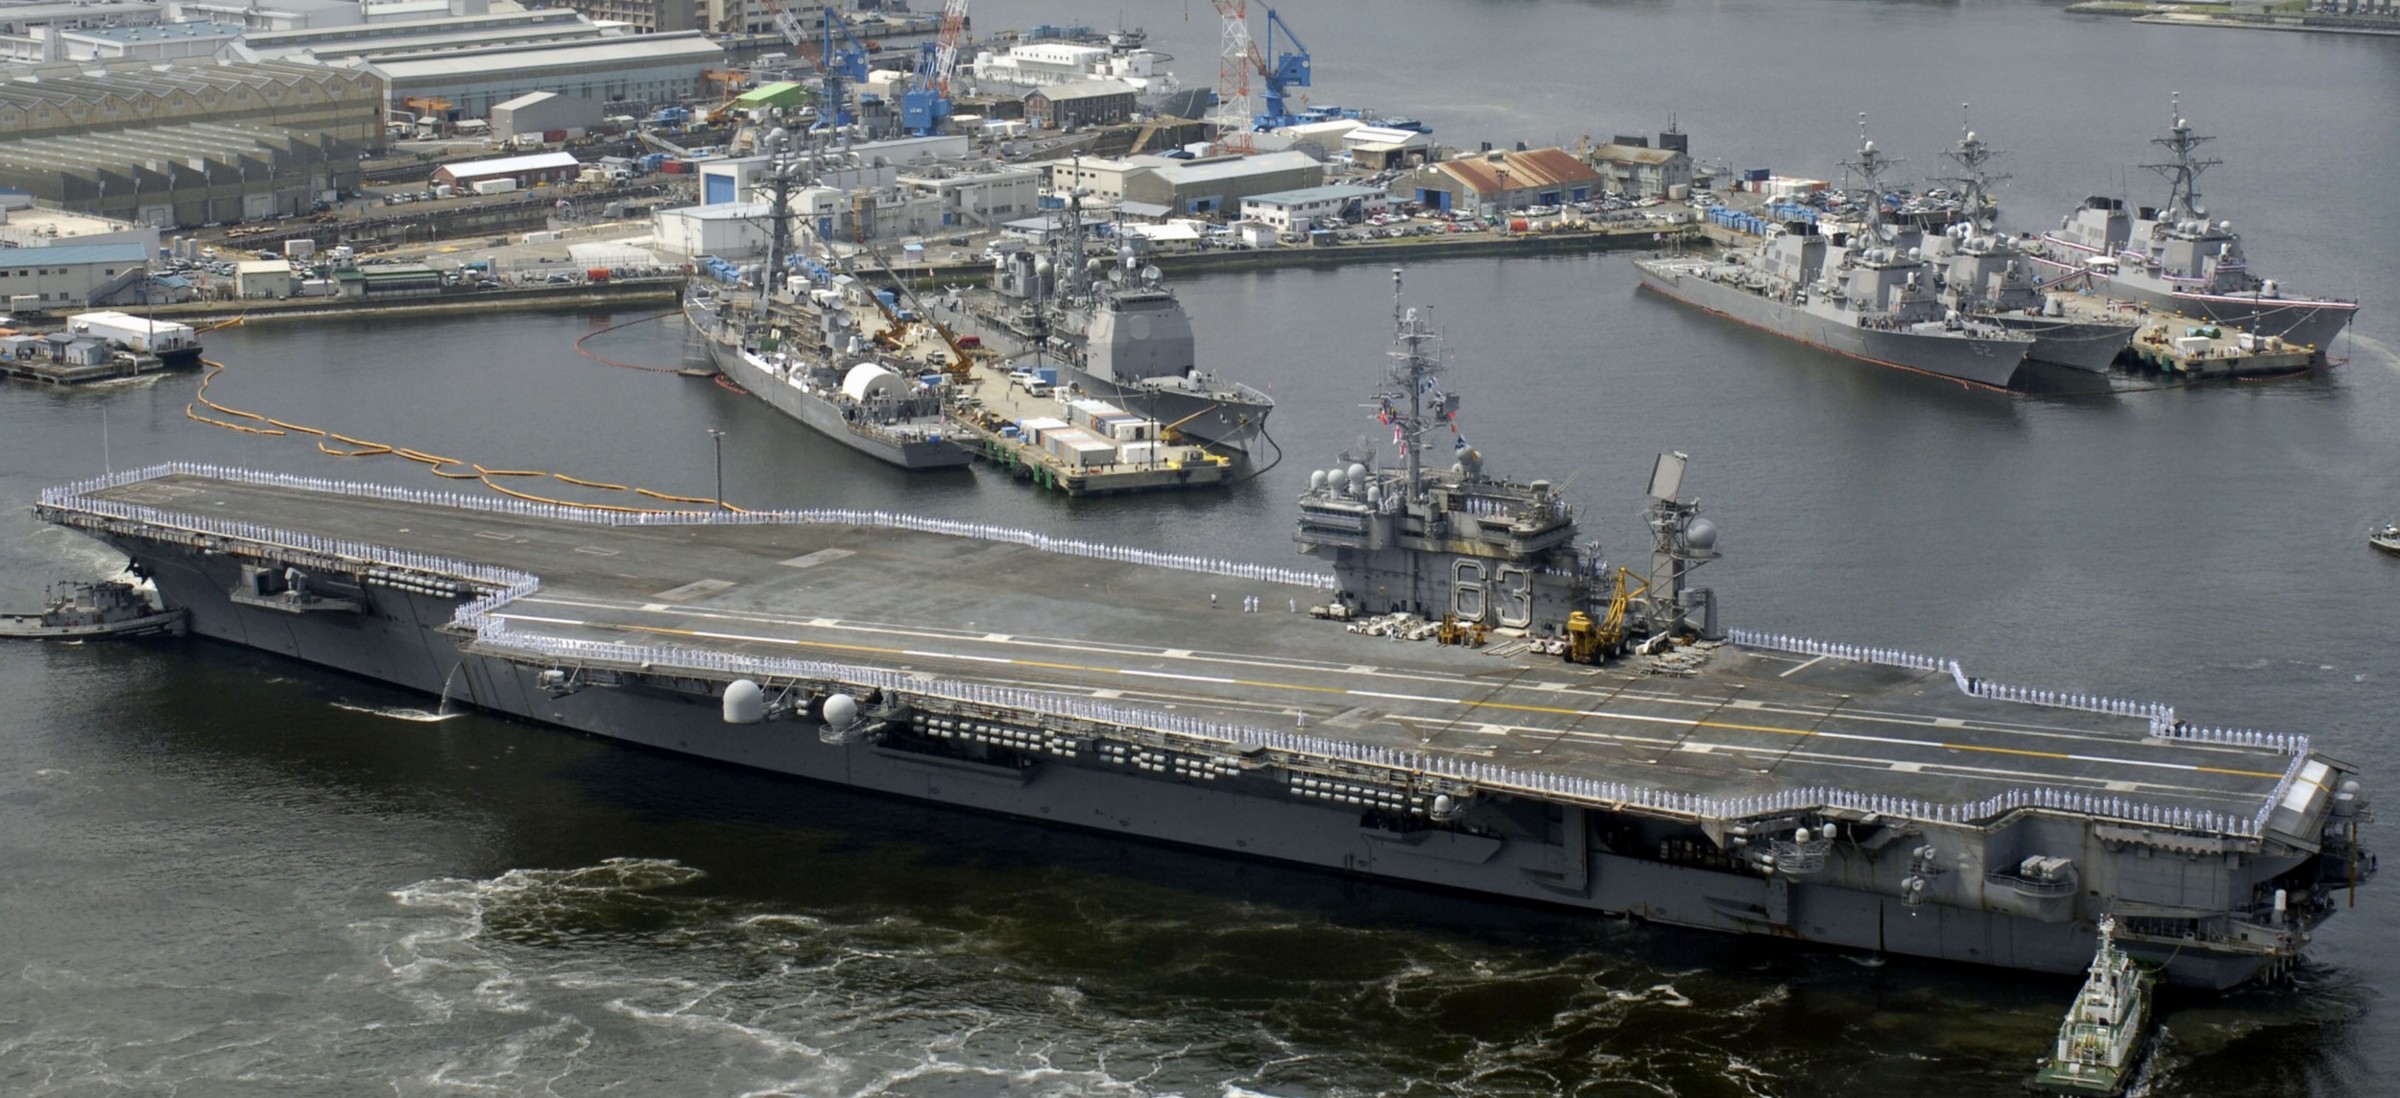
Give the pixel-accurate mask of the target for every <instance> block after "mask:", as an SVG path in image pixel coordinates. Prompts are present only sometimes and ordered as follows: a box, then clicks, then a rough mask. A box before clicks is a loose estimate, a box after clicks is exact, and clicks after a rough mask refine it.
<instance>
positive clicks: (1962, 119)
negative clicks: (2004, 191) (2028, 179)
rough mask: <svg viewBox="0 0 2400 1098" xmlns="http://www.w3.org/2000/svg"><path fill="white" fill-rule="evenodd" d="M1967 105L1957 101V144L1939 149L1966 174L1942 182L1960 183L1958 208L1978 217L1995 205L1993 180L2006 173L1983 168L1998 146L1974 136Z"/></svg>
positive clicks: (2005, 177)
mask: <svg viewBox="0 0 2400 1098" xmlns="http://www.w3.org/2000/svg"><path fill="white" fill-rule="evenodd" d="M1967 108H1968V104H1965V103H1961V104H1959V105H1958V114H1959V119H1958V133H1959V138H1958V144H1957V145H1955V146H1953V147H1951V148H1950V149H1948V150H1946V151H1944V152H1943V153H1942V156H1943V157H1944V158H1946V159H1948V160H1949V161H1950V162H1951V163H1953V164H1956V165H1958V166H1959V168H1960V169H1961V170H1963V171H1965V172H1966V173H1967V174H1966V175H1965V176H1962V177H1953V178H1950V179H1946V180H1943V182H1945V183H1956V184H1958V185H1959V189H1960V190H1962V191H1964V192H1965V193H1964V194H1963V195H1961V196H1960V198H1959V201H1960V209H1962V210H1964V211H1965V212H1966V215H1967V216H1968V217H1969V218H1977V217H1981V216H1982V215H1983V211H1984V210H1986V209H1989V208H1991V207H1992V206H1993V205H1994V203H1993V201H1992V184H1994V183H1998V182H2000V181H2002V180H2005V179H2007V178H2009V177H2008V176H2006V175H1993V174H1991V173H1989V172H1986V171H1984V170H1983V166H1984V164H1986V163H1987V162H1989V161H1990V160H1991V159H1992V158H1993V157H1995V156H1998V155H2000V150H1998V149H1995V148H1993V147H1991V146H1990V145H1987V144H1985V143H1984V141H1983V138H1982V137H1980V136H1977V135H1976V133H1975V131H1974V129H1973V128H1972V127H1970V126H1968V124H1967V118H1966V115H1967Z"/></svg>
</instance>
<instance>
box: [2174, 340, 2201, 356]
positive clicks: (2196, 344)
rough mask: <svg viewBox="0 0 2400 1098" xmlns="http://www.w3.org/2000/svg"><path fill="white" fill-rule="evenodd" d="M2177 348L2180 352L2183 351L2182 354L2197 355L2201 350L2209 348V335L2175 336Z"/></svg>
mask: <svg viewBox="0 0 2400 1098" xmlns="http://www.w3.org/2000/svg"><path fill="white" fill-rule="evenodd" d="M2175 350H2176V351H2178V352H2180V353H2182V354H2187V355H2196V354H2199V353H2201V352H2203V351H2206V350H2208V337H2207V336H2176V337H2175Z"/></svg>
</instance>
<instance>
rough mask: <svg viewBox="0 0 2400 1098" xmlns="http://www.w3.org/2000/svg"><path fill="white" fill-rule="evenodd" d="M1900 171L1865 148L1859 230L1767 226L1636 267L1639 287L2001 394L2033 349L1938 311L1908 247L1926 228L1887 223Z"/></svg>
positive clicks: (1928, 272) (1929, 271)
mask: <svg viewBox="0 0 2400 1098" xmlns="http://www.w3.org/2000/svg"><path fill="white" fill-rule="evenodd" d="M1896 163H1898V162H1897V161H1895V160H1893V159H1891V158H1889V157H1887V156H1885V155H1883V153H1882V152H1881V151H1880V150H1878V149H1877V148H1876V147H1875V143H1874V142H1873V141H1869V140H1865V139H1864V138H1863V137H1862V139H1861V141H1860V145H1859V151H1858V158H1857V159H1856V160H1854V161H1850V162H1848V163H1847V164H1846V165H1845V166H1846V167H1849V168H1850V169H1851V170H1852V171H1854V172H1856V173H1857V174H1858V175H1859V177H1860V178H1861V179H1863V180H1864V182H1865V188H1864V199H1865V200H1864V201H1863V202H1860V203H1856V205H1857V206H1858V208H1860V209H1863V210H1865V211H1866V212H1865V214H1864V219H1863V221H1861V222H1859V223H1856V224H1852V225H1848V226H1845V227H1843V228H1840V229H1833V230H1830V231H1827V230H1823V229H1820V227H1819V226H1818V224H1817V223H1816V222H1814V221H1793V222H1790V223H1789V224H1786V225H1783V226H1779V227H1772V228H1771V229H1770V231H1769V233H1768V234H1767V236H1766V238H1765V239H1764V240H1762V241H1761V242H1760V243H1759V244H1758V245H1757V246H1756V247H1754V248H1750V249H1747V250H1745V251H1740V252H1734V253H1730V254H1728V255H1726V256H1725V257H1724V258H1722V259H1718V260H1710V259H1703V258H1697V257H1689V256H1655V257H1650V258H1644V259H1637V260H1635V261H1634V265H1635V266H1636V267H1639V268H1640V269H1641V277H1642V285H1643V286H1644V287H1647V288H1648V289H1651V290H1653V291H1656V292H1658V293H1660V294H1663V295H1665V296H1667V297H1670V298H1673V299H1674V300H1677V301H1680V302H1683V303H1684V304H1687V305H1692V306H1696V307H1698V308H1701V309H1704V310H1706V311H1708V312H1712V313H1715V314H1717V315H1719V316H1723V317H1726V318H1728V319H1731V320H1735V321H1739V322H1741V323H1743V324H1747V325H1750V326H1751V327H1754V328H1758V329H1761V330H1764V331H1767V332H1770V333H1773V334H1775V335H1779V336H1782V337H1784V338H1785V339H1791V340H1796V341H1798V342H1801V343H1805V344H1807V345H1809V346H1811V347H1815V348H1818V349H1820V350H1825V351H1831V352H1833V353H1835V354H1839V355H1847V356H1849V357H1851V358H1855V359H1861V360H1863V361H1867V362H1872V363H1875V364H1877V365H1882V366H1890V367H1894V368H1897V369H1902V370H1908V371H1911V372H1914V373H1921V374H1931V375H1933V376H1936V377H1943V378H1949V379H1952V380H1955V381H1963V382H1966V383H1968V384H1970V385H1979V386H1983V387H1986V388H1994V389H2005V388H2008V386H2009V384H2010V383H2011V382H2012V381H2014V380H2016V377H2017V371H2018V369H2019V368H2020V367H2022V366H2023V365H2024V364H2025V359H2026V355H2027V353H2028V351H2029V350H2030V349H2031V348H2032V345H2033V339H2032V337H2030V336H2027V335H2024V334H2022V333H2019V332H2014V331H2010V330H2009V329H2007V328H2003V327H2001V326H1999V325H1997V324H1993V323H1991V322H1989V321H1987V320H1982V319H1979V318H1977V317H1974V316H1971V315H1968V314H1965V313H1962V312H1960V311H1959V310H1957V309H1954V308H1950V307H1947V306H1945V305H1944V304H1943V303H1942V302H1941V301H1940V300H1939V299H1937V298H1936V297H1935V293H1934V290H1935V282H1936V279H1937V275H1938V274H1939V271H1938V270H1937V268H1936V267H1935V265H1934V264H1933V263H1931V262H1928V260H1927V258H1926V256H1925V254H1924V249H1923V248H1922V247H1921V246H1918V245H1916V244H1912V243H1910V242H1911V241H1912V240H1919V239H1921V236H1922V234H1921V230H1919V229H1916V228H1914V227H1912V226H1905V225H1897V224H1893V223H1891V222H1888V221H1886V220H1885V217H1884V202H1883V197H1882V196H1883V193H1884V192H1883V188H1882V186H1881V184H1880V179H1881V177H1882V175H1883V174H1884V173H1885V172H1886V171H1888V170H1889V169H1890V168H1891V167H1892V166H1893V165H1894V164H1896Z"/></svg>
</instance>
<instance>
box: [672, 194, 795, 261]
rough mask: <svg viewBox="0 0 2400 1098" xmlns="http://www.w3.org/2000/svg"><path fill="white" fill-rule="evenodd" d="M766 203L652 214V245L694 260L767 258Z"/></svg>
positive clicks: (676, 210) (697, 208) (770, 204)
mask: <svg viewBox="0 0 2400 1098" xmlns="http://www.w3.org/2000/svg"><path fill="white" fill-rule="evenodd" d="M772 205H773V204H772V203H767V202H727V203H722V204H719V205H715V206H685V207H682V208H680V209H673V210H659V211H657V212H656V213H653V214H651V215H650V236H651V242H652V243H653V244H655V245H657V247H658V250H659V251H661V252H666V253H669V254H671V255H677V256H682V257H684V258H687V259H688V258H691V257H692V256H701V255H713V256H721V257H723V258H726V259H737V260H738V259H749V258H752V257H754V256H759V255H764V254H766V250H767V240H768V237H769V235H770V232H771V230H770V228H769V224H768V216H767V211H768V210H769V209H770V208H771V207H772Z"/></svg>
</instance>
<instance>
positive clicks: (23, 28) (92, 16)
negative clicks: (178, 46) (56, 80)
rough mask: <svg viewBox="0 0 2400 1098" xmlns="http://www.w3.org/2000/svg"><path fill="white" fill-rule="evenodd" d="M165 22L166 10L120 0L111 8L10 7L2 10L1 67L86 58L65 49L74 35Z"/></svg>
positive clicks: (66, 4) (67, 5)
mask: <svg viewBox="0 0 2400 1098" xmlns="http://www.w3.org/2000/svg"><path fill="white" fill-rule="evenodd" d="M161 18H163V8H162V7H161V6H160V5H158V4H155V3H149V2H146V0H117V2H115V3H109V4H91V3H75V2H62V3H31V4H7V5H5V6H0V63H6V62H34V63H38V62H42V61H62V60H67V59H69V58H75V57H80V56H83V55H79V54H74V53H70V52H68V51H67V49H66V48H65V42H66V41H68V39H67V38H66V36H67V35H68V34H70V33H72V32H75V31H81V30H91V29H102V28H110V27H139V26H148V25H151V24H154V23H157V22H159V21H160V19H161Z"/></svg>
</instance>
